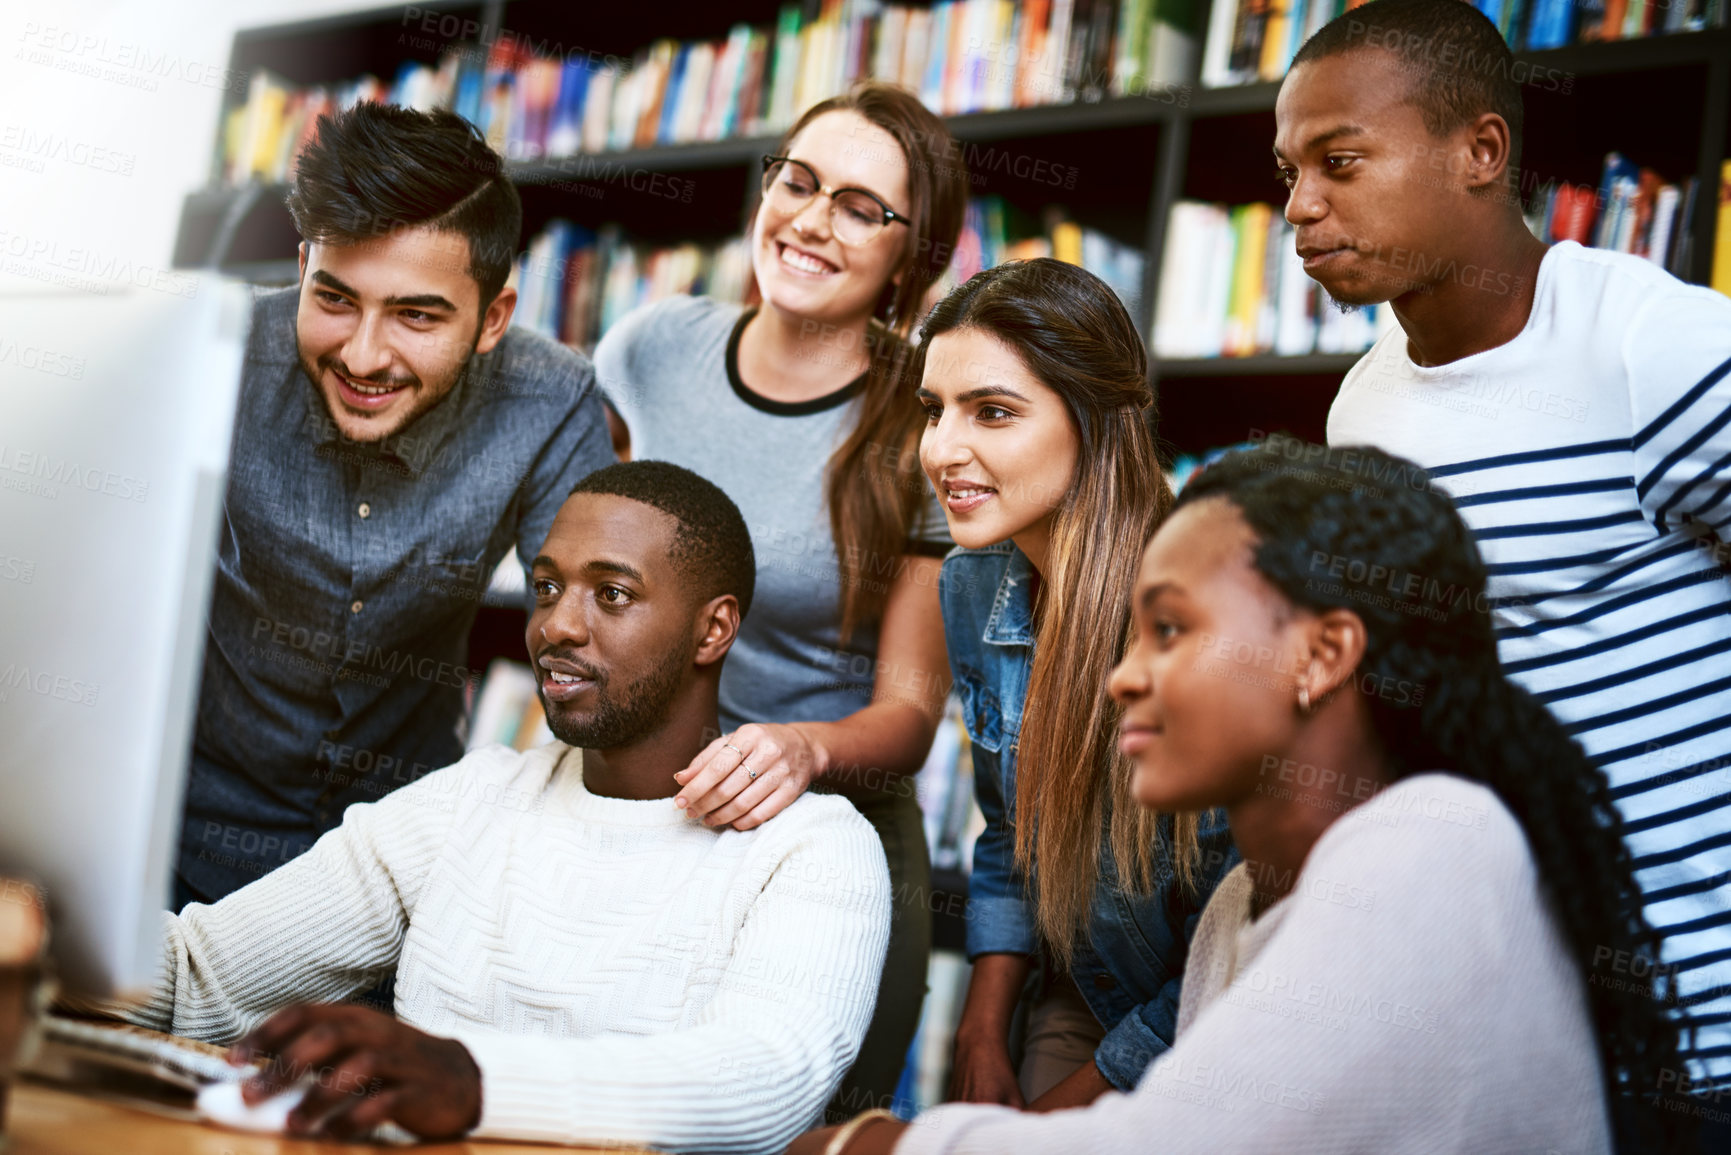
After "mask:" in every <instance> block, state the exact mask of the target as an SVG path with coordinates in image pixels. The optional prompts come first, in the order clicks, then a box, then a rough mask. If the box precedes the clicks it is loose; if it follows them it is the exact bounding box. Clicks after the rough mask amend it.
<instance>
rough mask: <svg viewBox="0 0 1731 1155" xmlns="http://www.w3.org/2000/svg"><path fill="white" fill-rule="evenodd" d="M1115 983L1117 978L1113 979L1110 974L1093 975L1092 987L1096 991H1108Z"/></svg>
mask: <svg viewBox="0 0 1731 1155" xmlns="http://www.w3.org/2000/svg"><path fill="white" fill-rule="evenodd" d="M1117 985H1118V983H1117V980H1115V979H1113V977H1112V976H1111V975H1108V974H1097V975H1095V976H1094V989H1095V990H1097V991H1109V990H1111V989H1112V988H1113V987H1115V986H1117Z"/></svg>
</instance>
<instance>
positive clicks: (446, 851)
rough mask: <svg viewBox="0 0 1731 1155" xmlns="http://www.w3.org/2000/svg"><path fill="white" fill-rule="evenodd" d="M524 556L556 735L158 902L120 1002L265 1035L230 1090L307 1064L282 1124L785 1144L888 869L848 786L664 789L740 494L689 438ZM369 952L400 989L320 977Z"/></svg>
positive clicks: (659, 1143)
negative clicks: (261, 869) (758, 803)
mask: <svg viewBox="0 0 1731 1155" xmlns="http://www.w3.org/2000/svg"><path fill="white" fill-rule="evenodd" d="M531 571H532V584H533V588H534V606H535V608H534V610H533V612H532V613H531V615H530V618H529V625H528V629H527V631H526V636H525V641H526V643H527V646H528V653H529V658H530V660H531V661H532V662H533V664H534V666H535V669H536V672H537V674H538V675H539V677H540V687H539V689H540V695H541V700H542V702H543V704H544V705H545V706H546V710H547V720H548V723H549V724H550V725H551V727H552V730H553V733H554V734H555V735H556V736H557V738H558V741H555V742H550V743H548V744H547V745H545V746H542V747H540V748H539V749H535V750H530V751H527V752H525V753H518V752H517V751H514V750H510V749H507V748H506V747H503V746H490V747H487V748H486V749H482V750H477V751H475V752H473V753H471V754H469V755H468V756H467V757H465V758H464V759H463V760H462V761H460V762H458V763H457V764H456V765H454V766H449V767H446V768H445V769H443V770H439V771H436V772H434V773H432V774H429V775H427V776H425V777H423V778H422V779H420V780H419V781H417V782H414V783H412V784H410V785H408V786H405V787H404V788H403V789H401V790H399V791H397V792H396V793H394V794H392V795H390V796H389V797H387V798H384V799H382V800H380V801H378V802H375V803H372V804H370V805H360V806H353V807H350V808H349V811H348V813H347V814H345V815H344V816H343V822H342V825H341V826H340V827H338V828H337V829H336V830H333V831H331V832H330V833H328V834H326V835H325V836H324V837H323V838H321V839H320V840H319V841H318V844H317V845H316V846H314V847H313V849H312V850H311V851H309V852H308V853H307V854H305V855H302V856H301V857H300V858H297V859H296V860H294V861H293V862H291V863H289V864H288V865H286V866H284V867H282V868H281V869H280V870H277V871H275V872H273V873H271V874H269V875H267V876H266V877H264V878H262V879H260V880H258V881H257V882H254V883H252V884H251V885H249V886H246V887H243V888H241V889H240V890H238V891H236V892H235V893H234V894H232V895H230V896H229V897H228V898H226V899H224V900H223V901H221V902H218V903H216V904H214V905H212V906H204V905H197V904H195V905H193V906H190V907H188V908H187V909H186V910H184V911H182V912H181V913H180V914H179V915H174V914H170V913H165V914H164V915H163V934H164V949H163V973H162V977H161V978H160V980H159V981H158V983H157V985H156V988H155V990H154V991H153V993H152V994H151V996H150V997H149V998H148V1000H147V1001H146V1002H145V1003H144V1005H143V1006H141V1007H135V1008H133V1009H132V1010H130V1011H129V1012H128V1017H129V1018H131V1019H132V1020H133V1021H134V1022H137V1023H140V1024H143V1025H146V1026H150V1027H153V1028H155V1029H158V1030H167V1031H173V1032H174V1033H176V1034H180V1035H189V1036H192V1037H195V1038H200V1039H205V1040H208V1041H212V1042H232V1041H236V1040H237V1039H238V1040H239V1052H240V1054H243V1055H247V1056H251V1055H270V1056H274V1062H272V1064H271V1065H270V1066H269V1067H268V1068H266V1070H265V1072H264V1073H263V1074H262V1075H260V1076H258V1077H257V1078H255V1079H254V1080H253V1081H251V1082H249V1083H248V1084H247V1086H246V1087H244V1088H243V1090H242V1095H243V1097H245V1098H246V1099H247V1100H249V1101H252V1102H257V1101H258V1100H260V1099H261V1098H263V1097H264V1096H266V1095H269V1094H272V1093H275V1092H277V1091H280V1090H282V1089H283V1088H297V1087H298V1088H299V1089H300V1091H301V1092H303V1093H304V1098H301V1099H300V1100H299V1102H298V1104H297V1105H296V1106H295V1108H294V1111H293V1114H291V1115H290V1116H289V1121H288V1127H289V1130H291V1131H293V1132H295V1133H297V1134H307V1133H312V1132H322V1133H324V1134H329V1135H335V1136H351V1135H358V1134H363V1133H366V1132H367V1131H369V1130H370V1129H371V1128H373V1127H374V1126H376V1125H378V1124H380V1123H383V1122H387V1121H388V1122H392V1123H395V1124H397V1125H398V1126H400V1127H402V1128H405V1129H407V1130H408V1131H410V1132H412V1133H413V1134H415V1135H417V1136H420V1137H422V1138H427V1139H444V1138H451V1137H454V1136H457V1135H462V1134H466V1133H470V1132H473V1133H474V1134H476V1135H479V1136H487V1137H494V1138H512V1139H525V1140H534V1141H541V1142H564V1143H575V1142H587V1143H622V1144H632V1145H643V1146H653V1147H655V1148H657V1149H660V1150H666V1151H693V1150H703V1151H716V1150H727V1151H740V1152H764V1153H766V1155H767V1153H770V1152H779V1151H781V1150H782V1149H783V1148H784V1147H786V1145H787V1143H788V1141H789V1140H790V1139H792V1138H793V1136H794V1135H796V1134H798V1133H799V1132H800V1131H802V1130H804V1129H805V1128H807V1127H810V1126H812V1125H813V1124H814V1123H816V1122H817V1121H818V1118H819V1116H820V1115H821V1113H822V1110H823V1105H824V1103H825V1101H826V1100H827V1099H828V1098H829V1096H830V1094H831V1093H832V1092H833V1091H834V1090H835V1088H836V1086H837V1084H839V1083H840V1081H841V1078H842V1075H843V1073H844V1072H845V1071H846V1070H847V1069H848V1067H849V1066H850V1065H851V1064H852V1063H853V1061H854V1058H855V1057H856V1056H857V1055H858V1053H859V1047H860V1042H861V1040H862V1039H863V1038H864V1037H865V1030H866V1024H867V1021H868V1020H869V1019H870V1018H871V1013H872V1006H873V1003H874V1002H875V1000H876V997H877V989H878V978H879V972H880V970H881V968H882V966H883V959H884V952H885V949H886V947H887V945H888V942H889V925H890V882H889V868H888V866H887V864H886V862H885V860H884V853H883V847H882V846H881V844H880V843H879V841H878V837H877V834H876V833H875V832H874V831H873V829H872V827H871V825H870V824H869V823H868V822H867V821H866V820H865V819H864V818H862V817H861V816H860V814H859V812H858V811H857V810H855V809H854V808H853V805H852V804H851V803H849V802H848V801H847V800H846V799H844V798H839V797H836V796H833V795H821V794H817V793H808V794H805V795H803V796H802V797H800V798H798V799H797V800H795V801H794V802H793V803H791V804H790V805H789V806H788V807H787V809H786V810H784V811H782V813H781V815H780V816H779V817H778V818H777V819H776V820H775V821H774V822H768V823H764V824H762V825H760V826H757V827H754V828H753V829H751V830H745V831H741V830H735V829H732V828H731V826H729V825H727V824H717V823H714V822H713V821H703V822H699V821H697V820H696V819H695V818H693V817H692V816H691V815H690V814H689V813H688V812H686V811H683V810H681V809H680V808H679V807H678V806H677V805H676V803H675V801H674V795H675V794H676V793H677V792H678V790H679V783H678V782H677V781H676V780H675V778H674V773H675V772H676V771H678V770H680V769H683V768H684V767H685V766H686V765H687V764H688V763H689V762H690V761H691V759H692V758H693V757H695V756H696V754H697V752H698V751H699V750H702V749H703V748H704V746H705V745H707V743H708V741H709V738H710V735H712V734H714V733H715V732H716V731H717V693H718V689H717V688H718V686H719V684H720V678H721V668H722V663H723V662H724V660H725V659H726V656H727V652H728V650H729V649H730V648H731V647H732V645H733V641H734V639H735V638H736V637H737V636H738V633H739V622H740V618H741V616H742V613H743V610H744V608H745V607H746V606H747V605H748V604H749V603H750V601H751V593H752V584H753V581H754V577H755V573H756V563H755V560H754V558H753V555H752V547H751V535H750V533H749V532H748V531H747V529H746V525H745V519H744V518H743V517H741V516H740V513H739V510H738V509H737V508H736V507H735V506H734V504H733V503H732V502H731V501H730V500H729V499H728V498H727V496H726V495H725V494H723V493H722V492H721V490H719V489H717V488H716V487H715V486H714V485H712V484H711V483H709V482H707V481H705V480H703V479H702V478H701V477H698V476H697V475H696V474H694V473H692V472H690V471H688V470H686V469H683V468H681V467H679V466H676V465H668V464H665V463H661V462H630V463H627V464H623V465H614V466H611V467H608V468H606V469H602V470H600V471H598V472H596V473H594V474H592V475H591V476H590V477H589V478H588V479H587V480H586V481H584V482H583V483H582V484H581V485H579V486H577V488H576V490H575V491H574V492H573V493H572V494H571V496H570V497H569V498H567V499H566V501H565V503H564V505H563V507H562V508H561V509H560V510H559V514H558V517H557V518H556V519H555V520H554V522H553V527H552V530H551V531H550V532H549V533H548V535H547V539H546V542H545V544H544V545H542V547H541V549H540V551H539V552H538V554H537V555H536V556H535V559H534V562H533V564H532V567H531ZM753 772H754V771H753V768H752V767H751V766H749V765H744V766H742V767H741V768H740V769H739V771H738V773H739V775H740V777H741V778H745V777H747V776H748V775H750V774H751V773H753ZM381 971H384V972H389V971H394V972H395V973H396V975H397V984H396V996H395V997H396V1012H397V1016H396V1018H392V1017H390V1016H388V1015H384V1014H381V1013H379V1012H378V1011H375V1010H371V1009H369V1008H366V1007H359V1006H338V1005H331V1004H332V1003H334V1002H335V1001H336V1000H340V999H343V998H345V997H348V996H349V995H352V994H353V993H354V992H356V991H358V990H361V989H364V988H365V987H366V986H367V985H368V983H369V982H371V981H372V979H373V978H374V977H375V976H376V975H377V974H378V973H380V972H381ZM291 1093H293V1092H292V1091H291Z"/></svg>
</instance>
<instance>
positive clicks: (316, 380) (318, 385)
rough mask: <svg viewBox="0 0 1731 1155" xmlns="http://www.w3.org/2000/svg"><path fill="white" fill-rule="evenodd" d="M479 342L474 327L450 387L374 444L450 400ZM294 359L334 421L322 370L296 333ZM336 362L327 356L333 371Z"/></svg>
mask: <svg viewBox="0 0 1731 1155" xmlns="http://www.w3.org/2000/svg"><path fill="white" fill-rule="evenodd" d="M479 343H480V329H479V327H477V328H476V339H475V340H474V341H471V342H470V343H469V351H468V353H466V354H464V356H463V360H462V363H461V364H459V365H458V366H457V373H456V376H455V377H454V378H453V379H452V381H451V385H450V387H449V388H448V389H446V390H445V391H444V392H443V393H441V394H439V399H438V400H437V401H435V402H433V404H432V405H428V406H426V408H424V409H417V410H412V411H411V412H410V413H409V416H408V418H407V420H405V421H403V422H402V423H401V424H399V425H398V426H396V427H395V428H394V429H392V430H391V431H390V432H388V433H385V434H381V435H380V436H379V437H377V438H375V439H374V443H375V444H376V443H377V442H379V441H384V440H386V439H388V438H391V437H395V436H396V435H397V434H399V433H401V432H402V431H403V430H405V429H407V428H408V427H409V426H410V425H412V424H414V423H415V422H416V421H418V420H419V419H420V418H421V416H422V415H423V414H424V413H426V412H427V410H429V409H432V408H433V407H434V406H437V405H442V404H444V403H445V402H446V401H448V400H450V398H451V395H452V394H453V393H455V392H456V391H457V387H458V386H460V385H461V384H462V383H463V379H464V378H465V377H467V376H468V375H469V366H470V365H472V364H474V361H475V349H476V348H477V346H478V345H479ZM295 360H296V361H297V362H298V363H299V364H300V368H301V373H302V374H304V375H305V376H306V379H307V383H308V384H310V385H311V386H312V387H313V392H315V393H317V394H318V395H319V400H320V401H322V402H323V403H324V406H325V416H326V417H328V418H330V419H331V420H332V421H335V420H336V419H337V415H336V414H335V413H332V412H331V411H330V410H331V399H330V398H329V397H327V396H326V395H325V387H324V374H323V371H322V370H321V369H320V368H319V366H318V365H315V364H313V363H311V362H309V361H308V360H307V358H306V354H305V353H303V352H301V348H300V338H299V336H298V335H297V336H296V339H295ZM336 363H337V358H335V357H330V358H329V367H330V368H331V369H332V370H333V371H334V370H335V366H336ZM416 383H417V384H419V385H420V386H421V387H422V388H423V389H424V388H426V386H427V381H426V378H424V377H420V378H416Z"/></svg>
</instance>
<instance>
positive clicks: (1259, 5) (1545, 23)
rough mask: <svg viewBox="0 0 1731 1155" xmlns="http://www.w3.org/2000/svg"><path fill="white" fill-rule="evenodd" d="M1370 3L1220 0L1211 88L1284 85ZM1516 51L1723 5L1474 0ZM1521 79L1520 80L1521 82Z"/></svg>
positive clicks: (1611, 34)
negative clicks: (1317, 39)
mask: <svg viewBox="0 0 1731 1155" xmlns="http://www.w3.org/2000/svg"><path fill="white" fill-rule="evenodd" d="M1364 2H1365V0H1215V3H1214V8H1213V10H1212V11H1211V13H1210V14H1209V20H1208V37H1207V43H1206V47H1205V48H1204V49H1203V53H1202V83H1203V84H1205V85H1208V86H1210V87H1221V86H1224V85H1232V84H1250V83H1254V82H1256V81H1269V80H1279V79H1280V78H1281V77H1282V76H1285V75H1286V70H1287V68H1288V67H1290V65H1291V64H1292V58H1293V56H1294V55H1295V54H1296V53H1297V52H1298V49H1299V46H1300V45H1302V44H1303V43H1304V42H1305V41H1306V40H1308V39H1309V38H1310V37H1311V35H1312V34H1314V33H1315V32H1316V31H1317V30H1318V29H1320V28H1321V27H1322V26H1323V25H1325V24H1327V23H1328V22H1329V21H1330V20H1333V19H1334V18H1335V17H1337V16H1339V15H1341V14H1342V13H1344V12H1347V11H1350V10H1352V9H1354V8H1357V7H1358V6H1359V5H1360V4H1362V3H1364ZM1471 2H1472V3H1473V4H1474V5H1475V6H1476V7H1477V8H1478V9H1479V11H1481V12H1483V13H1484V14H1485V16H1486V17H1488V18H1489V19H1490V21H1491V22H1492V23H1493V24H1495V25H1496V26H1497V29H1498V31H1500V32H1501V33H1502V34H1503V39H1504V40H1506V41H1507V42H1508V44H1509V47H1510V48H1512V49H1513V50H1515V51H1516V52H1530V51H1538V50H1541V49H1547V48H1560V47H1562V46H1563V45H1565V44H1574V43H1579V42H1585V41H1594V40H1626V39H1635V38H1639V37H1643V36H1654V35H1658V34H1660V33H1669V32H1695V31H1699V30H1701V29H1703V28H1715V27H1724V25H1725V19H1726V8H1727V4H1726V2H1725V0H1471ZM1517 79H1518V78H1517Z"/></svg>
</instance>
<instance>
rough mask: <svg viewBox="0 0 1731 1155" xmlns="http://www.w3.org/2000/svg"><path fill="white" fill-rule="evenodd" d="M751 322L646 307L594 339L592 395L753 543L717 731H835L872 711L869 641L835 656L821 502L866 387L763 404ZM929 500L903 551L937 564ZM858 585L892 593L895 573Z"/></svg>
mask: <svg viewBox="0 0 1731 1155" xmlns="http://www.w3.org/2000/svg"><path fill="white" fill-rule="evenodd" d="M747 316H748V314H747V312H746V311H745V310H742V309H741V308H740V307H739V306H737V305H724V304H721V303H719V302H717V301H712V300H710V299H708V298H705V297H673V298H669V299H667V300H662V301H657V302H656V303H654V304H651V305H646V306H644V307H643V308H641V309H638V310H637V311H635V312H634V313H632V314H630V315H629V316H627V317H625V318H624V319H622V320H621V321H620V322H619V323H618V324H616V325H614V326H613V327H612V328H611V329H609V330H608V331H607V335H606V336H605V337H603V338H602V339H601V343H600V345H599V346H597V347H596V350H595V371H596V383H597V385H598V386H599V388H600V389H601V393H602V396H604V397H605V398H606V399H607V401H608V402H609V403H610V404H611V405H612V406H613V408H614V409H615V410H616V411H617V412H618V413H619V415H620V416H621V417H622V418H623V419H624V420H625V424H626V426H627V428H629V429H630V430H631V455H632V456H633V457H634V458H637V459H640V460H658V461H671V462H673V463H675V464H677V465H683V466H685V467H686V468H687V469H690V470H692V471H693V472H695V473H698V474H701V475H702V476H704V477H707V478H708V479H709V480H711V481H713V482H714V483H715V484H716V485H718V486H720V487H721V489H722V491H723V492H725V493H726V494H727V495H728V496H729V497H731V498H732V499H733V500H734V503H735V504H737V505H738V506H739V509H740V512H741V513H743V514H744V515H745V524H746V526H747V527H748V528H749V529H750V530H751V544H752V548H753V550H754V551H755V552H756V555H757V589H756V592H755V594H754V595H753V598H752V605H751V612H750V613H748V614H747V615H746V618H745V623H744V625H743V626H742V627H741V629H740V632H739V640H738V641H737V642H735V643H734V647H733V650H732V652H731V653H730V654H729V655H728V658H727V665H726V666H725V667H724V668H723V670H722V675H721V722H722V725H723V726H726V727H727V728H729V729H732V728H734V727H736V726H739V725H741V724H743V723H745V722H831V721H835V720H836V719H838V718H844V717H846V716H847V715H849V714H852V713H854V712H855V711H856V710H860V709H863V708H864V707H865V706H867V705H868V704H869V703H870V701H871V694H872V685H873V681H874V679H875V677H876V675H877V631H876V630H875V629H873V628H871V627H870V626H867V627H865V628H862V629H856V630H855V631H854V634H853V637H852V638H850V639H849V641H848V644H847V646H846V647H843V646H842V645H841V640H840V638H841V628H840V627H841V590H842V578H841V569H840V565H839V563H838V561H837V558H836V550H835V540H834V538H833V537H832V536H831V534H830V526H829V503H828V501H827V500H826V499H825V495H824V475H825V469H826V467H827V466H828V464H829V458H830V454H831V453H832V452H833V451H834V450H835V448H836V446H838V445H839V444H840V443H841V441H842V440H843V439H844V438H845V437H846V436H847V433H848V431H849V429H850V428H851V427H852V423H853V421H854V420H856V417H855V414H856V413H857V409H858V407H857V405H855V404H852V402H854V400H855V398H857V397H858V396H859V394H860V392H861V390H862V389H863V388H864V379H863V377H862V378H859V379H856V380H854V381H852V382H849V383H848V384H847V385H846V386H844V387H843V388H841V389H838V390H836V391H835V392H834V393H830V394H827V395H826V396H823V397H818V398H814V399H813V400H810V401H804V402H798V403H791V404H790V403H787V402H780V401H772V400H770V399H769V398H767V397H762V396H759V395H758V394H756V393H754V392H752V390H751V389H750V388H749V387H748V386H747V385H746V384H745V383H744V382H743V381H741V380H740V378H739V372H738V359H737V350H738V342H739V333H740V331H741V330H742V329H743V328H744V322H745V320H746V318H747ZM927 498H928V502H927V508H926V509H924V510H923V511H922V515H921V517H920V520H919V525H918V526H917V527H916V531H915V533H914V535H913V539H912V540H910V541H909V543H908V547H907V552H909V553H919V554H929V555H932V556H939V557H941V556H942V555H943V554H944V553H945V552H947V551H948V550H949V548H950V544H951V543H950V539H949V533H948V530H947V527H946V524H945V521H944V516H943V511H942V510H941V509H940V508H939V506H938V504H937V499H936V497H935V496H934V495H932V494H931V493H930V492H929V490H928V493H927ZM865 576H866V580H870V581H877V580H881V581H884V582H889V581H892V580H893V578H894V572H893V569H890V570H888V571H887V572H884V573H882V574H877V573H869V572H868V573H867V574H866V575H865ZM890 676H894V674H893V672H892V674H891V675H890ZM907 676H908V677H918V676H919V675H918V674H913V673H910V674H909V675H907Z"/></svg>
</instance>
